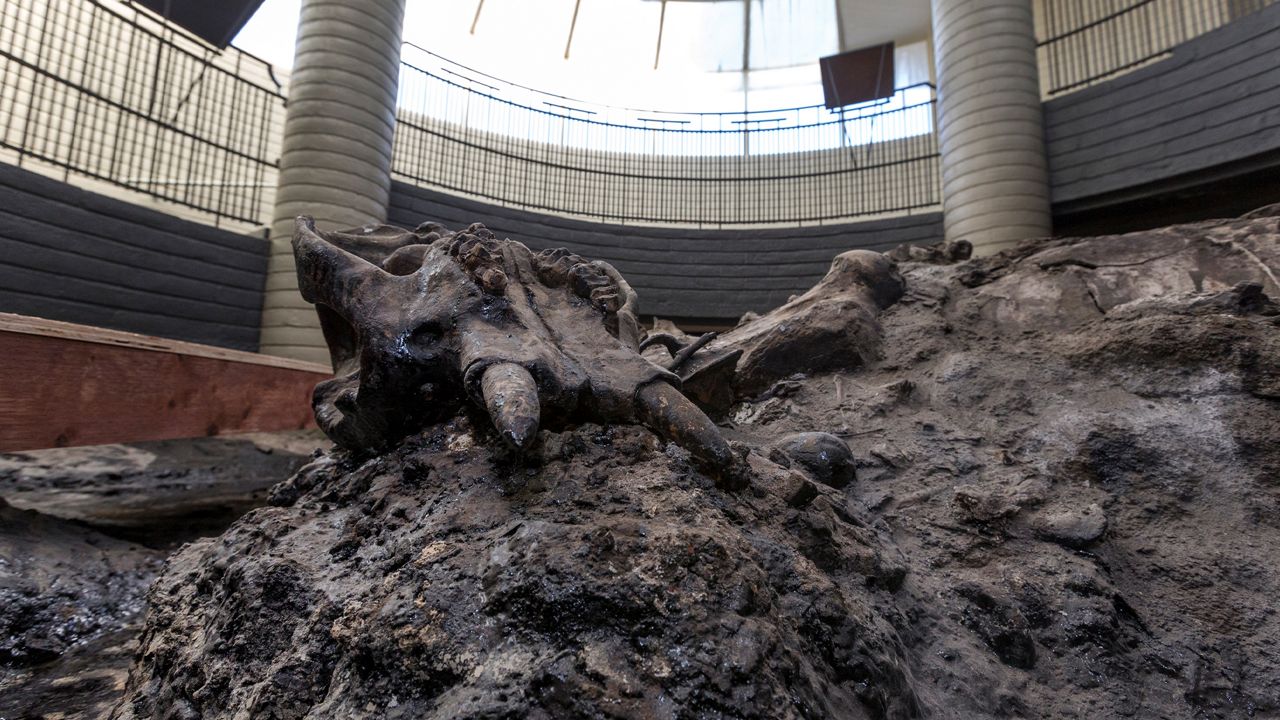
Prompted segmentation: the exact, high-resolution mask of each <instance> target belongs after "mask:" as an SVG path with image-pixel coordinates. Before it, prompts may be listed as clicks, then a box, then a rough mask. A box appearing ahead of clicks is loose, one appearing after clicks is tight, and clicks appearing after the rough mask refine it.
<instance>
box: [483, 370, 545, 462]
mask: <svg viewBox="0 0 1280 720" xmlns="http://www.w3.org/2000/svg"><path fill="white" fill-rule="evenodd" d="M480 387H481V389H482V391H483V393H484V404H485V407H486V408H487V409H488V410H489V417H490V418H491V419H492V420H493V426H494V427H495V428H497V429H498V434H499V435H501V436H502V439H503V440H505V441H506V442H507V444H508V445H510V446H511V447H512V448H515V449H516V450H527V449H528V448H529V445H531V444H532V443H533V440H534V437H536V436H537V434H538V419H539V417H540V414H541V408H540V406H539V404H538V386H537V384H536V383H535V382H534V381H533V376H532V375H530V374H529V371H528V370H525V369H524V368H523V367H521V366H519V365H516V364H515V363H498V364H497V365H490V366H489V368H488V369H486V370H485V371H484V377H483V378H481V380H480Z"/></svg>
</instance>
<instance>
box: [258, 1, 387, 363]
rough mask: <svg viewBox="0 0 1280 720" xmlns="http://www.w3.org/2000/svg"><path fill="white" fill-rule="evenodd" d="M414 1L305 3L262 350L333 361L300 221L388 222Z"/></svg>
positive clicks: (334, 224)
mask: <svg viewBox="0 0 1280 720" xmlns="http://www.w3.org/2000/svg"><path fill="white" fill-rule="evenodd" d="M404 2H405V0H360V2H347V1H346V0H303V2H302V15H301V19H300V21H299V23H298V40H297V52H296V54H295V56H294V63H293V75H292V80H291V81H290V83H289V96H288V108H287V110H286V114H285V123H284V139H283V148H282V151H281V156H280V179H279V186H278V190H277V194H276V205H275V212H274V213H273V215H272V224H271V258H270V262H269V264H268V272H267V286H266V289H267V292H266V300H265V302H264V304H263V312H262V338H261V350H262V352H264V353H269V354H273V355H285V356H288V357H295V358H299V359H303V360H313V361H316V362H328V360H329V354H328V351H327V350H326V349H325V343H324V338H323V337H322V336H321V334H320V326H319V323H318V321H317V320H316V314H315V310H314V309H313V308H312V307H311V305H309V304H308V303H307V302H305V301H304V300H303V299H302V296H301V295H299V294H298V283H297V277H296V275H295V273H294V267H293V252H292V249H291V248H290V238H291V236H292V234H293V220H294V218H295V217H297V216H298V215H312V216H314V217H315V219H316V223H317V224H319V225H320V226H321V227H325V228H337V227H341V228H351V227H358V226H361V225H367V224H371V223H380V222H383V221H384V220H386V215H387V201H388V199H389V196H390V193H391V144H392V138H393V135H394V132H395V103H396V85H397V83H398V80H399V72H400V35H401V28H402V25H403V21H404Z"/></svg>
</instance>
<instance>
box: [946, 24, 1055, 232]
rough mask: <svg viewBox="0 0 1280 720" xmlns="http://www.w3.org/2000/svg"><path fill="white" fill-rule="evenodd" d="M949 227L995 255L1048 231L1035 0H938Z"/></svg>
mask: <svg viewBox="0 0 1280 720" xmlns="http://www.w3.org/2000/svg"><path fill="white" fill-rule="evenodd" d="M933 37H934V48H935V54H934V62H935V64H936V66H937V75H938V106H937V107H938V110H937V112H938V146H939V150H940V153H941V156H942V203H943V225H944V227H945V230H946V236H947V239H948V240H959V239H966V240H969V241H970V242H972V243H973V245H974V247H975V248H976V249H977V250H978V251H979V252H980V253H983V252H985V253H992V252H996V251H999V250H1001V249H1004V248H1007V247H1010V246H1012V245H1013V244H1015V243H1017V242H1018V241H1020V240H1024V239H1026V238H1032V237H1038V236H1044V235H1049V234H1050V233H1051V231H1052V222H1051V216H1050V213H1049V176H1048V163H1047V160H1046V155H1045V143H1044V119H1043V117H1042V110H1041V103H1040V82H1039V75H1038V71H1037V69H1036V39H1035V25H1034V22H1033V17H1032V11H1031V0H933Z"/></svg>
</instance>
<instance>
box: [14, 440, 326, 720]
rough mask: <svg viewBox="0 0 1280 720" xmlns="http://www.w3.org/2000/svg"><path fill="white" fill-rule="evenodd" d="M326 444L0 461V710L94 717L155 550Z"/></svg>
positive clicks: (250, 444)
mask: <svg viewBox="0 0 1280 720" xmlns="http://www.w3.org/2000/svg"><path fill="white" fill-rule="evenodd" d="M327 445H328V443H327V441H325V440H324V438H323V436H321V435H320V434H319V433H318V432H316V431H310V432H286V433H254V434H250V435H243V436H237V437H221V438H196V439H191V440H164V441H156V442H145V443H136V444H131V445H100V446H93V447H75V448H55V449H48V450H38V451H32V452H24V453H8V454H3V455H0V718H4V719H5V720H17V719H18V718H24V719H25V718H101V717H106V716H107V714H109V713H110V711H111V709H112V708H113V707H114V706H115V705H116V704H117V703H118V702H119V700H120V696H121V694H122V693H123V691H124V685H125V679H126V677H127V675H128V670H129V665H130V663H131V661H132V658H133V653H134V651H135V650H136V649H137V640H138V635H139V633H140V632H141V629H142V609H143V607H144V605H145V602H144V600H145V596H146V591H147V587H148V586H149V585H150V583H151V581H152V580H153V579H154V577H155V575H156V573H157V572H158V571H159V569H160V567H161V565H162V563H163V560H164V557H165V555H166V553H167V552H168V551H170V550H172V549H174V548H176V547H177V546H178V545H180V544H182V543H183V542H185V541H187V540H191V539H194V538H198V537H202V536H208V535H217V534H219V533H221V532H222V530H224V529H225V528H226V527H227V526H228V525H230V524H231V522H232V521H234V520H235V519H236V518H237V517H239V516H240V515H242V514H244V512H246V511H247V510H248V509H250V508H253V507H258V506H261V505H262V504H263V503H265V502H266V496H267V489H268V488H270V487H271V486H272V485H275V484H277V483H278V482H279V480H280V478H281V477H284V476H287V475H288V474H290V473H292V472H293V471H294V470H295V469H297V467H298V466H300V465H301V464H302V462H303V461H304V460H305V459H306V458H307V457H308V456H309V455H310V453H311V452H312V451H313V450H315V449H316V448H318V447H323V446H327ZM37 510H38V512H36V511H37Z"/></svg>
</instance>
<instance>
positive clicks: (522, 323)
mask: <svg viewBox="0 0 1280 720" xmlns="http://www.w3.org/2000/svg"><path fill="white" fill-rule="evenodd" d="M293 243H294V255H295V258H296V260H297V268H298V287H299V290H300V291H301V292H302V296H303V297H304V298H305V299H307V300H308V301H310V302H312V303H315V305H316V311H317V313H318V314H319V316H320V324H321V327H322V329H323V330H324V334H325V340H326V342H328V344H329V350H330V355H331V356H332V359H333V365H334V370H335V375H336V377H335V378H334V379H332V380H328V381H325V382H323V383H321V384H320V385H319V386H317V389H316V393H315V395H314V399H313V404H314V406H315V411H316V420H317V422H318V423H319V425H320V427H321V429H323V430H324V431H325V433H327V434H328V435H329V437H330V438H332V439H333V441H334V442H335V443H337V444H339V445H341V446H342V447H345V448H346V449H348V450H351V451H355V452H360V453H368V452H383V451H385V450H387V449H388V448H390V447H392V446H393V445H394V444H395V443H396V442H397V441H399V440H400V439H401V438H403V437H405V436H406V435H409V434H411V433H413V432H415V431H416V430H417V429H419V428H421V427H423V426H425V425H427V424H430V423H433V422H437V421H439V420H442V419H445V418H448V417H450V416H452V415H455V414H457V413H459V412H461V411H462V410H463V409H464V407H465V405H466V404H467V403H471V404H474V405H476V406H480V407H483V408H484V409H485V410H486V411H487V412H488V415H489V417H490V419H491V420H492V422H493V426H494V428H495V429H496V430H497V433H498V436H499V437H500V438H501V439H502V441H503V442H505V443H506V444H508V445H510V446H511V447H512V448H514V449H515V450H517V451H523V450H526V449H528V448H529V447H530V446H532V445H533V444H534V443H535V442H536V440H537V433H538V429H539V428H540V427H543V426H550V427H554V426H563V425H567V424H572V423H578V422H597V423H606V424H607V423H643V424H644V425H647V426H649V427H650V428H652V429H653V430H655V431H656V432H658V433H659V434H661V435H662V436H663V437H666V438H668V439H670V440H673V441H674V442H676V443H679V444H680V445H682V446H684V447H685V448H686V449H687V450H688V451H689V453H690V454H691V455H692V456H693V458H694V459H695V460H697V461H698V463H699V464H700V465H701V466H702V467H704V468H705V469H707V471H708V472H709V473H710V474H712V475H714V476H716V477H717V478H719V479H720V480H721V482H722V484H723V483H729V481H730V479H731V478H734V477H736V475H735V472H734V467H735V460H734V456H733V454H732V453H731V452H730V451H729V447H728V445H727V444H726V442H725V440H724V438H722V437H721V436H720V433H719V431H718V430H717V428H716V426H715V425H714V424H713V423H712V422H711V421H710V420H709V419H707V417H706V415H704V414H703V413H702V411H701V410H699V409H698V407H697V406H695V405H694V404H693V403H691V402H690V401H689V400H687V399H686V398H685V397H684V396H683V395H682V394H681V393H680V390H679V386H680V378H679V377H678V376H677V375H676V374H675V373H673V372H672V371H671V370H668V369H666V368H663V367H661V366H659V365H655V364H654V363H652V362H650V361H649V360H647V359H645V358H644V357H643V356H642V355H640V353H639V343H640V330H639V324H638V322H637V321H636V315H635V313H636V307H637V299H636V295H635V291H633V290H632V289H631V286H630V285H628V284H627V282H626V280H624V279H623V278H622V276H621V275H620V274H619V273H618V271H617V270H615V269H614V268H612V267H611V266H609V265H608V264H606V263H602V262H598V261H590V260H587V259H585V258H582V257H580V256H578V255H575V254H573V253H571V252H569V251H567V250H564V249H550V250H544V251H542V252H540V253H533V252H530V250H529V249H528V248H527V247H525V246H524V245H522V244H520V243H517V242H512V241H511V240H500V239H498V238H497V237H496V236H494V234H493V233H492V232H490V231H489V230H488V229H487V228H485V227H484V226H483V225H479V224H475V225H472V226H470V227H468V228H467V229H466V230H464V231H462V232H457V233H451V232H448V231H447V230H445V229H444V228H442V227H440V226H439V225H423V226H419V228H418V229H417V230H416V231H413V232H410V231H408V230H401V229H398V228H393V227H389V226H376V227H372V226H371V227H364V228H358V229H355V230H348V231H342V232H319V231H317V230H316V228H315V225H314V223H313V222H312V221H311V220H310V219H309V218H299V220H298V223H297V225H296V228H295V235H294V241H293ZM708 339H709V338H708ZM695 345H696V344H695ZM691 347H692V349H691V350H689V351H688V352H686V353H684V355H683V356H682V357H683V358H687V357H688V356H689V354H691V353H692V352H693V351H694V350H696V349H697V347H696V346H691Z"/></svg>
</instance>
